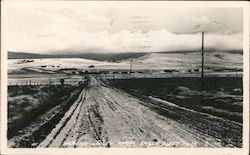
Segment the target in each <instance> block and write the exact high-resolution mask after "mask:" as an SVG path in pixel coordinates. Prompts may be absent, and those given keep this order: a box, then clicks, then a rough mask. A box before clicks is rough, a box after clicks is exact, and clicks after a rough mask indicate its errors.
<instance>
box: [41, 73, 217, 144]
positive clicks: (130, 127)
mask: <svg viewBox="0 0 250 155" xmlns="http://www.w3.org/2000/svg"><path fill="white" fill-rule="evenodd" d="M141 102H143V101H141V100H139V99H137V98H135V97H132V96H131V95H129V94H127V93H125V92H123V91H121V90H117V89H114V88H112V87H110V86H108V85H105V84H104V83H103V82H102V81H101V80H100V79H98V77H97V78H96V77H94V76H92V77H90V80H89V84H88V86H87V87H86V88H85V89H84V90H83V91H82V92H81V94H80V95H79V97H78V99H77V100H76V101H75V102H74V104H73V105H72V106H71V108H70V109H69V110H68V111H67V112H66V113H65V115H64V117H63V118H62V119H61V121H60V122H59V123H58V124H57V125H56V126H55V128H54V129H53V130H52V131H51V132H50V134H49V135H48V136H47V137H46V138H45V139H44V140H43V141H42V142H41V143H40V144H39V146H38V147H220V145H221V144H220V143H219V142H218V140H217V139H215V138H213V137H209V136H207V137H204V136H200V135H199V134H198V133H196V132H195V131H194V130H193V129H191V128H189V127H188V126H186V125H184V124H180V123H178V122H176V121H173V120H172V119H169V118H166V117H163V116H161V115H158V114H157V113H155V112H153V111H152V110H150V109H149V108H147V107H146V106H143V105H145V104H147V103H143V104H142V103H141Z"/></svg>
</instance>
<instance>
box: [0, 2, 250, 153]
mask: <svg viewBox="0 0 250 155" xmlns="http://www.w3.org/2000/svg"><path fill="white" fill-rule="evenodd" d="M1 3H2V5H1V7H2V9H1V10H2V11H1V15H2V16H1V20H2V26H1V44H2V50H1V135H0V136H2V137H1V154H25V155H26V154H69V153H72V154H117V153H119V154H133V153H136V154H137V155H144V154H153V153H157V154H166V153H168V154H192V155H200V154H201V153H202V154H203V155H211V154H214V155H222V154H223V155H233V154H236V155H239V154H241V155H247V154H249V34H250V33H249V2H247V1H241V2H232V1H224V2H223V1H218V2H215V1H204V2H201V1H190V2H186V1H175V2H173V1H93V2H90V1H81V2H80V1H75V2H73V1H67V2H66V1H36V2H34V1H29V2H27V1H21V2H18V1H2V2H1ZM78 3H84V5H92V6H97V7H100V6H103V5H109V6H110V5H111V6H114V7H125V6H129V5H138V6H152V5H154V6H159V7H163V6H164V7H165V6H166V5H167V6H168V7H180V6H181V7H241V8H243V9H244V43H243V44H244V54H243V57H244V58H243V61H244V65H243V66H244V69H243V70H244V73H243V89H244V97H243V116H244V118H243V124H244V126H243V148H221V149H217V148H215V149H214V148H136V149H135V148H109V149H107V148H81V149H78V148H77V149H76V148H75V149H69V148H54V149H53V148H34V149H20V148H15V149H13V148H7V138H6V135H7V133H6V131H7V51H6V49H7V48H6V47H7V44H6V42H5V40H4V38H5V36H6V35H7V34H6V31H5V30H6V28H7V27H6V21H7V18H6V16H5V14H6V10H7V8H8V7H22V6H26V7H27V6H29V7H36V6H39V7H53V6H54V5H56V6H57V7H63V6H65V5H66V6H68V5H73V6H77V4H78ZM232 18H233V17H232Z"/></svg>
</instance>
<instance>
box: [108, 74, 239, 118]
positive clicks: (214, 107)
mask: <svg viewBox="0 0 250 155" xmlns="http://www.w3.org/2000/svg"><path fill="white" fill-rule="evenodd" d="M110 81H111V84H112V85H114V86H115V87H117V88H120V89H123V90H125V91H127V92H129V93H134V94H135V93H137V94H142V95H146V96H152V97H155V98H160V99H163V100H166V101H169V102H172V103H174V104H176V105H178V106H181V107H185V108H188V109H193V110H196V111H199V112H204V113H208V114H212V115H214V116H219V117H222V118H226V119H229V120H232V121H236V122H240V123H242V110H243V108H242V106H243V104H242V103H243V93H242V90H243V85H242V84H243V83H242V78H241V77H237V78H236V77H220V78H219V77H211V78H204V79H203V80H202V79H201V78H193V77H192V78H168V79H149V78H147V79H146V78H145V79H114V80H110Z"/></svg>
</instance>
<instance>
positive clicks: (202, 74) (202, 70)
mask: <svg viewBox="0 0 250 155" xmlns="http://www.w3.org/2000/svg"><path fill="white" fill-rule="evenodd" d="M201 34H202V37H201V38H202V42H201V56H202V58H201V78H202V79H203V76H204V32H202V33H201Z"/></svg>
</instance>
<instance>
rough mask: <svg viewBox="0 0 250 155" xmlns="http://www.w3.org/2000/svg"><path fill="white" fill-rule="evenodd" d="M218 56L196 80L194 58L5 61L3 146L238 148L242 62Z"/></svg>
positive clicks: (190, 55) (235, 56) (194, 55)
mask: <svg viewBox="0 0 250 155" xmlns="http://www.w3.org/2000/svg"><path fill="white" fill-rule="evenodd" d="M224 54H225V53H220V54H219V55H220V56H218V53H216V52H215V53H208V55H211V57H212V58H209V59H207V62H206V66H205V78H204V79H203V80H201V78H200V70H199V67H200V66H199V64H200V62H199V55H198V53H197V52H191V53H184V54H183V53H164V52H163V53H150V54H147V55H142V56H139V57H135V58H133V62H132V61H131V59H128V58H127V56H126V59H124V60H123V59H122V60H120V58H119V60H117V61H99V60H89V59H84V58H44V59H11V60H8V122H7V123H8V146H9V147H14V148H30V147H41V148H46V147H52V148H53V147H56V148H57V147H58V148H64V147H70V148H72V147H216V148H221V147H242V123H243V121H242V111H243V85H242V74H243V73H242V63H241V61H240V60H241V59H242V54H240V53H230V54H231V56H230V57H228V55H227V54H225V55H224ZM230 54H229V55H230ZM183 55H185V56H186V58H183V59H179V58H178V57H180V56H183ZM218 59H219V60H218ZM191 60H192V61H191ZM131 62H132V63H133V64H132V63H131ZM215 62H217V63H219V64H215ZM228 64H233V65H228ZM130 65H131V66H132V65H133V69H132V71H131V72H130V70H129V67H130ZM61 80H63V83H62V82H61Z"/></svg>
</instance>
